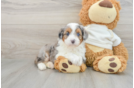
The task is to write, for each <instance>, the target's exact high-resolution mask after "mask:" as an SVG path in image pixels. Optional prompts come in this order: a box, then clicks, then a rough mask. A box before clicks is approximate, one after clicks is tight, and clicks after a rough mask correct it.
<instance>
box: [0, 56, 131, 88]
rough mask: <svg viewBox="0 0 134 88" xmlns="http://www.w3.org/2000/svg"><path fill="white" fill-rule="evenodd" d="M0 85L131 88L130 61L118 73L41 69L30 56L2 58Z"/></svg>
mask: <svg viewBox="0 0 134 88" xmlns="http://www.w3.org/2000/svg"><path fill="white" fill-rule="evenodd" d="M1 74H2V75H1V76H2V78H1V79H2V81H1V83H2V88H133V87H132V85H133V64H132V62H129V63H128V66H127V69H126V70H125V71H124V72H123V73H120V74H104V73H100V72H96V71H94V70H93V69H92V68H91V67H88V68H87V70H86V71H85V72H83V73H77V74H64V73H60V72H58V71H57V70H51V69H47V70H45V71H40V70H38V69H37V68H36V66H35V65H33V59H2V73H1Z"/></svg>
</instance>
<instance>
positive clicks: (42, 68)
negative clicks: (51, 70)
mask: <svg viewBox="0 0 134 88" xmlns="http://www.w3.org/2000/svg"><path fill="white" fill-rule="evenodd" d="M37 66H38V68H39V70H41V71H42V70H45V69H46V65H45V64H44V63H38V64H37Z"/></svg>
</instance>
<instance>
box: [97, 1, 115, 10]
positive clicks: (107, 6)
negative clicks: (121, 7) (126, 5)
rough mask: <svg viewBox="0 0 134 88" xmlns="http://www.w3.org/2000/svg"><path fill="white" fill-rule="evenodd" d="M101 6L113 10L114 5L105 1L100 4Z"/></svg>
mask: <svg viewBox="0 0 134 88" xmlns="http://www.w3.org/2000/svg"><path fill="white" fill-rule="evenodd" d="M99 5H100V6H101V7H106V8H112V7H113V5H112V3H111V2H110V1H108V0H104V1H102V2H100V3H99Z"/></svg>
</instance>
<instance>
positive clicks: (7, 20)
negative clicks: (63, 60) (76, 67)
mask: <svg viewBox="0 0 134 88" xmlns="http://www.w3.org/2000/svg"><path fill="white" fill-rule="evenodd" d="M118 1H120V2H121V7H122V9H121V11H120V21H119V22H118V25H117V27H116V28H115V29H114V32H115V33H116V34H117V35H118V36H119V37H121V39H122V42H123V43H124V44H125V47H126V48H127V49H128V52H129V60H128V66H127V69H126V70H125V71H124V72H123V73H121V74H104V73H100V72H96V71H94V70H93V69H92V68H88V69H87V70H86V72H84V73H78V74H63V73H59V72H58V71H56V70H50V69H48V70H46V71H39V70H38V69H37V68H36V67H35V66H34V64H33V61H34V59H35V56H36V54H37V53H38V50H39V48H40V47H41V46H43V45H44V44H47V43H53V42H56V40H57V36H58V35H57V33H58V31H59V29H60V28H61V27H63V26H65V25H66V24H67V23H70V22H77V23H80V22H79V16H78V14H79V11H80V9H81V7H82V6H81V2H82V0H1V6H2V7H1V10H2V12H1V19H2V20H1V22H2V27H1V55H2V62H1V64H2V74H1V76H2V82H1V83H2V88H132V85H133V84H132V83H133V80H132V78H133V19H132V18H133V0H118Z"/></svg>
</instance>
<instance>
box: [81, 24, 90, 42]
mask: <svg viewBox="0 0 134 88" xmlns="http://www.w3.org/2000/svg"><path fill="white" fill-rule="evenodd" d="M79 28H80V29H81V31H82V37H83V40H86V39H87V38H88V33H87V31H86V30H85V28H84V27H83V26H82V25H79Z"/></svg>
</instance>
